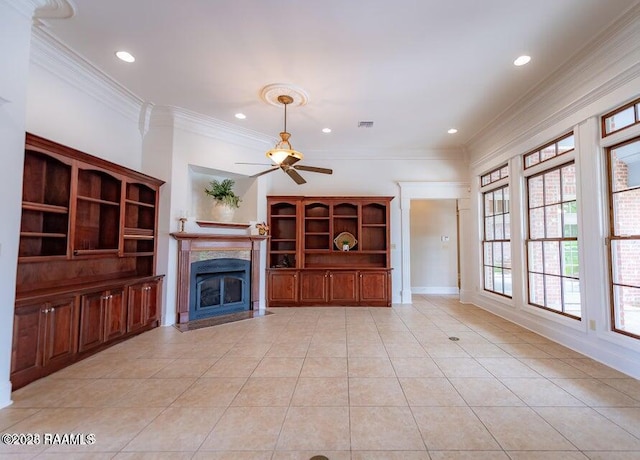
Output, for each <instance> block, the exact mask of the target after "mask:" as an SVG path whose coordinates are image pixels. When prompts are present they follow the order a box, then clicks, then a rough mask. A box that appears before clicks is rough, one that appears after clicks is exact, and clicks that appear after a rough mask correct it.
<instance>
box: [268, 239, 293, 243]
mask: <svg viewBox="0 0 640 460" xmlns="http://www.w3.org/2000/svg"><path fill="white" fill-rule="evenodd" d="M271 242H272V243H292V242H293V243H295V242H296V239H295V238H271Z"/></svg>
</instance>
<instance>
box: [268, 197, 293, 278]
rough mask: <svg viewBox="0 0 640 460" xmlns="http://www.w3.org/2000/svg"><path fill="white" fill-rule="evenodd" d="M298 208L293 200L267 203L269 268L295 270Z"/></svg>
mask: <svg viewBox="0 0 640 460" xmlns="http://www.w3.org/2000/svg"><path fill="white" fill-rule="evenodd" d="M298 207H299V203H298V202H297V201H295V200H284V201H279V200H273V201H270V202H269V210H268V214H269V215H268V219H269V228H270V232H271V238H270V240H269V257H268V259H269V266H270V267H274V268H296V267H297V261H298V257H297V254H298Z"/></svg>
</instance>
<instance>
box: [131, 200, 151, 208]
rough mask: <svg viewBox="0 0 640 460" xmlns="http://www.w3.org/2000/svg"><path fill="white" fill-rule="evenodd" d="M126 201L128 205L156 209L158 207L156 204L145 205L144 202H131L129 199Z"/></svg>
mask: <svg viewBox="0 0 640 460" xmlns="http://www.w3.org/2000/svg"><path fill="white" fill-rule="evenodd" d="M124 201H125V203H127V204H133V205H136V206H144V207H146V208H155V207H156V206H155V204H153V203H143V202H142V201H135V200H130V199H129V198H127V199H126V200H124Z"/></svg>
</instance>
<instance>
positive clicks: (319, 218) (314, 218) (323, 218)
mask: <svg viewBox="0 0 640 460" xmlns="http://www.w3.org/2000/svg"><path fill="white" fill-rule="evenodd" d="M304 219H305V220H329V217H328V216H325V217H313V216H312V217H305V218H304Z"/></svg>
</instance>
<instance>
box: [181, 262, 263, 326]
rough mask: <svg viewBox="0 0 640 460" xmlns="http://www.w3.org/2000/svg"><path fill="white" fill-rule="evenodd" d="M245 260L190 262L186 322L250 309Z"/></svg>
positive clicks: (248, 283)
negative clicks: (187, 318)
mask: <svg viewBox="0 0 640 460" xmlns="http://www.w3.org/2000/svg"><path fill="white" fill-rule="evenodd" d="M250 268H251V263H250V261H248V260H242V259H230V258H221V259H213V260H203V261H199V262H193V263H192V264H191V280H190V283H189V284H190V286H189V294H190V295H189V321H193V320H197V319H203V318H209V317H211V316H216V315H226V314H230V313H238V312H241V311H246V310H249V309H250V308H251V302H250V286H251V276H250V271H249V270H250Z"/></svg>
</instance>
